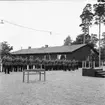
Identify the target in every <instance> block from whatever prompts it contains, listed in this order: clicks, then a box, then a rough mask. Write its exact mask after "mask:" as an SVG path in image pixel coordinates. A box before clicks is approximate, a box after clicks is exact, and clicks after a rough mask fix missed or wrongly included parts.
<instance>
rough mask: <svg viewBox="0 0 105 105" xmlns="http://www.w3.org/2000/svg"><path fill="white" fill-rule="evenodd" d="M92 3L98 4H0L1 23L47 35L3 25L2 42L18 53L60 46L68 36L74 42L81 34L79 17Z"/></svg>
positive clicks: (62, 0)
mask: <svg viewBox="0 0 105 105" xmlns="http://www.w3.org/2000/svg"><path fill="white" fill-rule="evenodd" d="M90 1H91V2H90ZM92 1H93V2H96V1H97V0H43V1H41V0H39V1H38V0H36V1H34V0H32V1H25V0H24V1H4V2H3V1H0V19H4V20H6V21H9V22H12V23H14V24H18V25H22V26H25V27H29V28H33V29H37V30H45V31H48V32H44V31H35V30H31V29H27V28H22V27H19V26H16V25H12V24H9V23H7V22H4V24H0V42H3V41H7V42H8V43H9V44H10V45H12V46H13V48H14V50H19V49H21V47H22V48H23V49H24V48H28V46H31V47H32V48H38V47H42V46H45V45H46V44H47V45H49V46H60V45H63V42H64V39H65V38H66V37H67V36H68V35H70V36H71V38H72V39H73V40H75V38H76V36H77V35H79V34H81V28H80V27H79V24H80V23H81V20H80V18H79V16H80V14H81V13H82V10H83V8H84V6H85V5H86V3H92ZM49 31H51V32H52V34H51V35H50V33H49Z"/></svg>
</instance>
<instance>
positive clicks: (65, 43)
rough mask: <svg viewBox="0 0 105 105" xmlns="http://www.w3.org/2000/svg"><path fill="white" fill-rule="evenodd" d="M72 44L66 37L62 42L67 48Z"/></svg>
mask: <svg viewBox="0 0 105 105" xmlns="http://www.w3.org/2000/svg"><path fill="white" fill-rule="evenodd" d="M71 44H72V40H71V37H70V36H67V38H66V39H65V40H64V46H69V45H71Z"/></svg>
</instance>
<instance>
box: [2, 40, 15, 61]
mask: <svg viewBox="0 0 105 105" xmlns="http://www.w3.org/2000/svg"><path fill="white" fill-rule="evenodd" d="M11 50H13V46H10V45H9V44H8V43H7V42H6V41H4V42H2V43H1V52H0V54H1V59H2V58H3V57H4V56H7V55H10V51H11Z"/></svg>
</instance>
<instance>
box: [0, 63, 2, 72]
mask: <svg viewBox="0 0 105 105" xmlns="http://www.w3.org/2000/svg"><path fill="white" fill-rule="evenodd" d="M0 70H1V72H2V71H3V65H2V62H1V64H0Z"/></svg>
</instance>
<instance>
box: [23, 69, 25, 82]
mask: <svg viewBox="0 0 105 105" xmlns="http://www.w3.org/2000/svg"><path fill="white" fill-rule="evenodd" d="M24 79H25V71H24V70H23V82H24Z"/></svg>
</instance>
